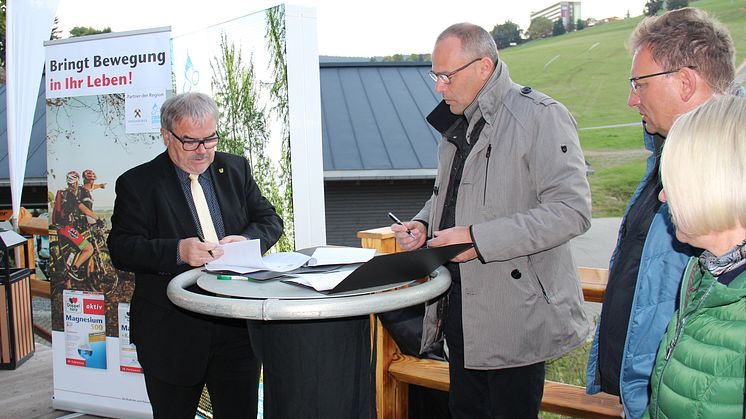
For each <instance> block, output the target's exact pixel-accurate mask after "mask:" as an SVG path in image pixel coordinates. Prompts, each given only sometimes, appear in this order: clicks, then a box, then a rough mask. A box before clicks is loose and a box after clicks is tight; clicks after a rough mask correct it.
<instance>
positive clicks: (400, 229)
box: [388, 213, 427, 250]
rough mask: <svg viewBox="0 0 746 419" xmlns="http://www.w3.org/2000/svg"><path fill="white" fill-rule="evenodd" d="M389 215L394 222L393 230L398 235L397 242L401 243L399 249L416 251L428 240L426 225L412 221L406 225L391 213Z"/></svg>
mask: <svg viewBox="0 0 746 419" xmlns="http://www.w3.org/2000/svg"><path fill="white" fill-rule="evenodd" d="M388 215H389V218H391V219H392V220H393V221H394V224H393V225H392V226H391V229H392V230H393V231H394V233H396V241H397V242H398V243H399V247H401V248H402V249H403V250H414V249H419V248H420V247H422V245H423V244H425V240H426V239H427V232H426V231H425V224H423V223H421V222H418V221H410V222H407V223H406V224H405V223H403V222H401V220H399V218H397V217H396V216H395V215H394V214H392V213H389V214H388ZM405 233H406V235H405ZM415 233H417V234H415Z"/></svg>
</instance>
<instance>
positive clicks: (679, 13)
mask: <svg viewBox="0 0 746 419" xmlns="http://www.w3.org/2000/svg"><path fill="white" fill-rule="evenodd" d="M643 47H647V48H649V49H650V54H651V55H652V57H653V60H654V61H655V62H656V63H657V64H658V65H660V66H661V67H663V70H665V71H668V70H674V69H677V68H681V67H687V66H693V67H696V71H697V72H698V73H699V74H700V75H701V76H702V77H703V78H704V79H705V80H706V81H707V84H709V85H710V87H711V88H712V90H713V91H715V92H716V93H720V94H725V93H728V92H729V91H730V90H731V89H732V88H733V79H734V77H735V64H734V63H735V58H736V49H735V47H734V46H733V39H732V38H731V36H730V33H729V32H728V28H726V27H725V26H724V25H723V24H722V23H720V22H719V21H718V20H717V19H715V18H713V17H712V16H710V15H709V14H707V12H705V11H703V10H700V9H695V8H691V7H686V8H683V9H678V10H672V11H670V12H666V13H664V14H662V15H660V16H652V17H649V18H646V19H645V20H643V21H642V22H640V24H638V25H637V27H636V28H635V30H634V31H633V32H632V34H631V35H630V37H629V40H628V41H627V48H628V49H629V50H630V52H631V53H633V54H634V53H635V52H637V51H638V50H639V49H640V48H643Z"/></svg>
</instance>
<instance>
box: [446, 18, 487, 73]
mask: <svg viewBox="0 0 746 419" xmlns="http://www.w3.org/2000/svg"><path fill="white" fill-rule="evenodd" d="M450 37H455V38H458V39H459V40H460V41H461V52H462V53H463V54H464V55H467V56H473V57H474V58H479V57H487V58H489V59H491V60H492V63H493V64H497V60H498V57H497V45H495V40H494V39H493V38H492V35H490V33H489V32H487V31H486V30H484V28H482V27H481V26H477V25H475V24H473V23H466V22H464V23H456V24H454V25H451V26H449V27H448V28H446V30H444V31H443V32H441V34H440V35H439V36H438V39H437V40H436V41H435V43H436V44H437V43H438V42H440V41H442V40H444V39H446V38H450Z"/></svg>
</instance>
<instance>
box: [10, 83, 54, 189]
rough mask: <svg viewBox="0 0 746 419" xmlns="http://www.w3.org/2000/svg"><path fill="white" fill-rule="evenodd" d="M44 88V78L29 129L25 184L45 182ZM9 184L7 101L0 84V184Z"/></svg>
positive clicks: (45, 128) (45, 130)
mask: <svg viewBox="0 0 746 419" xmlns="http://www.w3.org/2000/svg"><path fill="white" fill-rule="evenodd" d="M45 95H46V90H45V88H44V78H43V77H42V80H41V84H40V86H39V93H38V95H37V98H36V110H35V111H34V125H33V126H32V129H31V141H30V143H29V149H28V158H27V159H26V172H25V179H24V182H23V183H24V184H25V185H37V184H38V185H42V184H43V185H46V184H47V142H46V133H47V126H46V124H47V122H46V113H47V109H46V101H45ZM9 184H10V162H9V161H8V103H7V97H6V88H5V85H4V84H3V85H0V186H7V185H9Z"/></svg>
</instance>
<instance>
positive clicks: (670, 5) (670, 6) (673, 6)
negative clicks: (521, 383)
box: [666, 0, 689, 10]
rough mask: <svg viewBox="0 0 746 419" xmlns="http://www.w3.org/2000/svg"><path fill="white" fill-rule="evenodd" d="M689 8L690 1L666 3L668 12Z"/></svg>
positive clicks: (674, 0) (671, 0) (682, 0)
mask: <svg viewBox="0 0 746 419" xmlns="http://www.w3.org/2000/svg"><path fill="white" fill-rule="evenodd" d="M687 6H689V0H668V1H667V2H666V8H667V9H668V10H676V9H683V8H684V7H687Z"/></svg>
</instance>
